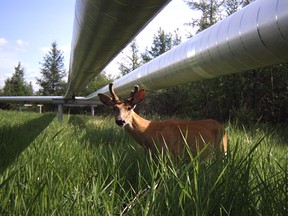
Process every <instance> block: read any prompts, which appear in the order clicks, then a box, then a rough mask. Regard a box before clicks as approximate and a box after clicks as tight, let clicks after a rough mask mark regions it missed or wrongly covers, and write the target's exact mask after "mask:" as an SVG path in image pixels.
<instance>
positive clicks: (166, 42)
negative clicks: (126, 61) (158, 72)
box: [141, 28, 181, 63]
mask: <svg viewBox="0 0 288 216" xmlns="http://www.w3.org/2000/svg"><path fill="white" fill-rule="evenodd" d="M174 33H175V34H174V35H173V34H172V33H168V34H166V33H165V32H164V30H163V29H161V28H159V30H158V34H157V35H154V37H153V43H152V46H151V48H150V50H148V48H146V51H145V53H142V54H141V56H142V59H143V62H144V63H146V62H149V61H151V60H152V59H154V58H156V57H157V56H160V55H162V54H163V53H165V52H167V51H168V50H170V49H171V48H172V47H174V46H176V45H178V44H180V43H181V37H180V36H179V34H178V30H176V31H175V32H174Z"/></svg>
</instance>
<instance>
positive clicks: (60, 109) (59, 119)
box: [57, 104, 63, 122]
mask: <svg viewBox="0 0 288 216" xmlns="http://www.w3.org/2000/svg"><path fill="white" fill-rule="evenodd" d="M57 116H58V121H59V122H62V121H63V104H58V113H57Z"/></svg>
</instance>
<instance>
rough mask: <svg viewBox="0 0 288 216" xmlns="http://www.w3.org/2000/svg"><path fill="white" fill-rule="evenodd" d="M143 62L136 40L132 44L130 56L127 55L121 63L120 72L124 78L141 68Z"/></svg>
mask: <svg viewBox="0 0 288 216" xmlns="http://www.w3.org/2000/svg"><path fill="white" fill-rule="evenodd" d="M141 64H142V61H141V58H140V54H139V48H138V45H137V42H136V40H133V41H132V43H131V44H130V55H126V56H125V58H123V59H122V62H120V63H119V70H120V73H121V75H122V76H124V75H126V74H128V73H130V72H131V71H133V70H135V69H136V68H138V67H139V66H141Z"/></svg>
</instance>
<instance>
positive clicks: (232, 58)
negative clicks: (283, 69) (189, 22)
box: [87, 0, 288, 100]
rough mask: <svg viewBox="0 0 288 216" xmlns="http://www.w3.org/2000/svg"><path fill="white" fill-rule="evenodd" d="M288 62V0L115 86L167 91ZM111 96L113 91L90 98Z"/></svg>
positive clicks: (238, 17) (225, 25)
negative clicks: (194, 82)
mask: <svg viewBox="0 0 288 216" xmlns="http://www.w3.org/2000/svg"><path fill="white" fill-rule="evenodd" d="M284 62H288V1H287V0H258V1H255V2H253V3H251V4H250V5H248V6H247V7H245V8H243V9H241V10H240V11H238V12H236V13H234V14H232V15H231V16H229V17H227V18H226V19H224V20H222V21H221V22H219V23H216V24H215V25H213V26H211V27H210V28H208V29H206V30H205V31H203V32H201V33H199V34H197V35H195V36H194V37H192V38H191V39H189V40H188V41H186V42H184V43H182V44H180V45H179V46H177V47H176V48H174V49H172V50H170V51H168V52H167V53H164V54H163V55H161V56H159V57H157V58H155V59H153V60H152V61H150V62H148V63H146V64H144V65H142V66H141V67H139V68H138V69H136V70H134V71H132V72H130V73H129V74H127V75H126V76H123V77H122V78H120V79H118V80H116V81H115V82H114V87H115V91H116V92H117V94H118V95H119V96H123V95H126V94H128V93H129V92H130V90H131V88H132V87H133V85H136V84H138V85H140V86H141V87H144V88H145V89H153V90H156V89H161V88H165V87H169V86H173V85H179V84H183V83H187V82H192V81H198V80H202V79H210V78H213V77H218V76H223V75H227V74H233V73H238V72H242V71H247V70H250V69H255V68H260V67H265V66H269V65H273V64H277V63H284ZM98 93H106V94H107V93H109V90H108V86H105V87H104V88H101V89H99V90H98V91H96V92H94V93H92V94H90V95H88V96H87V99H94V100H97V99H98V97H97V94H98Z"/></svg>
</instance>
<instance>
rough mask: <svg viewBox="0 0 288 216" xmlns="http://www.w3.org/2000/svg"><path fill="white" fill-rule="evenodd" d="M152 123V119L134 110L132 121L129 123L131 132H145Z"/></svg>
mask: <svg viewBox="0 0 288 216" xmlns="http://www.w3.org/2000/svg"><path fill="white" fill-rule="evenodd" d="M150 124H151V121H149V120H147V119H144V118H142V117H141V116H139V115H138V114H137V113H135V112H134V113H133V115H132V123H131V124H130V125H129V130H130V131H131V132H132V131H133V132H136V133H137V132H138V133H144V132H145V131H146V129H147V128H148V126H149V125H150Z"/></svg>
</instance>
